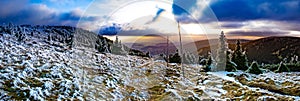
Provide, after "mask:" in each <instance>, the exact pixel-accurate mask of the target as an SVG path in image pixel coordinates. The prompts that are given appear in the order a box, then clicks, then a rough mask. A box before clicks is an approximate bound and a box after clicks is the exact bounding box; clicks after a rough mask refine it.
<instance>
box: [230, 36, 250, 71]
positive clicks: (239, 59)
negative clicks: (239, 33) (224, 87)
mask: <svg viewBox="0 0 300 101" xmlns="http://www.w3.org/2000/svg"><path fill="white" fill-rule="evenodd" d="M247 61H248V60H247V56H246V54H245V52H243V51H242V48H241V43H240V40H238V41H237V43H236V48H235V50H234V53H233V55H232V62H234V63H235V64H236V65H237V69H238V70H247V69H248V62H247Z"/></svg>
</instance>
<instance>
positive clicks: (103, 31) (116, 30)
mask: <svg viewBox="0 0 300 101" xmlns="http://www.w3.org/2000/svg"><path fill="white" fill-rule="evenodd" d="M99 34H100V35H108V36H113V35H118V36H160V35H162V34H160V32H158V31H157V30H155V29H149V28H148V29H147V28H146V29H132V28H129V29H125V30H124V28H122V25H121V24H115V23H114V24H112V25H107V26H102V27H101V28H100V29H99Z"/></svg>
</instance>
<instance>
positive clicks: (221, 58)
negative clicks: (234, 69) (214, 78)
mask: <svg viewBox="0 0 300 101" xmlns="http://www.w3.org/2000/svg"><path fill="white" fill-rule="evenodd" d="M227 50H228V45H227V42H226V37H225V34H224V32H223V31H222V32H221V35H220V37H219V48H218V51H217V52H218V54H217V59H216V60H217V66H216V67H217V68H216V71H222V70H225V66H226V52H227Z"/></svg>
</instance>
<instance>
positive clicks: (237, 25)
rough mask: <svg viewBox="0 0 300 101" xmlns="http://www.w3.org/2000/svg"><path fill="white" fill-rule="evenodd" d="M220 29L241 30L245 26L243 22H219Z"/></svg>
mask: <svg viewBox="0 0 300 101" xmlns="http://www.w3.org/2000/svg"><path fill="white" fill-rule="evenodd" d="M220 26H221V27H222V28H241V27H243V26H245V24H244V23H243V22H220Z"/></svg>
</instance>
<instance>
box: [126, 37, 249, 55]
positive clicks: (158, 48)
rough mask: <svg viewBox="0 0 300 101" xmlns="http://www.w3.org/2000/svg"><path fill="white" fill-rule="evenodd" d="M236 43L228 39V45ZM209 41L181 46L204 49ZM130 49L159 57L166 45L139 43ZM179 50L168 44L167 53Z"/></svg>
mask: <svg viewBox="0 0 300 101" xmlns="http://www.w3.org/2000/svg"><path fill="white" fill-rule="evenodd" d="M216 41H217V39H214V40H210V42H216ZM236 41H237V39H228V43H232V44H234V43H235V42H236ZM248 41H249V40H245V39H242V40H241V42H242V43H244V42H248ZM211 44H217V43H211ZM209 46H210V44H209V40H200V41H196V42H193V43H187V44H184V45H183V49H195V50H196V49H200V48H201V49H202V48H205V47H209ZM131 48H133V49H138V50H141V51H143V52H148V51H149V52H150V53H151V54H152V55H159V54H165V53H166V50H167V43H158V44H154V45H144V44H140V43H134V44H132V45H131ZM178 48H179V46H178V45H177V47H176V45H174V44H172V43H169V53H170V54H172V53H174V52H175V51H176V50H177V49H178ZM207 52H208V50H206V53H207Z"/></svg>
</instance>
